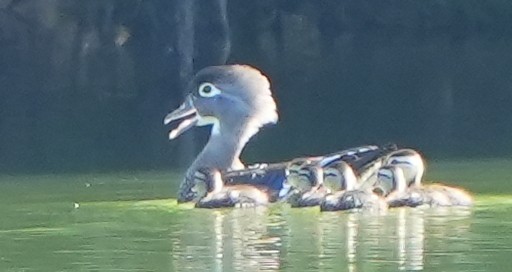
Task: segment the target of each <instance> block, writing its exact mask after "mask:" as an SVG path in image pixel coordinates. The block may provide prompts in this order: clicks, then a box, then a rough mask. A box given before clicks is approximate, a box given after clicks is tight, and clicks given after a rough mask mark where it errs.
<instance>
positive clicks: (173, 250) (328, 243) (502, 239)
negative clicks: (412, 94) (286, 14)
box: [0, 160, 512, 271]
mask: <svg viewBox="0 0 512 272" xmlns="http://www.w3.org/2000/svg"><path fill="white" fill-rule="evenodd" d="M511 165H512V164H511V162H510V161H508V160H487V161H482V160H480V161H461V162H434V163H432V164H431V165H430V170H429V177H428V179H430V180H436V181H439V180H441V181H443V180H449V181H450V182H451V183H455V184H459V185H462V186H464V187H467V188H469V189H470V190H471V191H473V192H478V194H476V199H477V202H476V205H475V207H473V208H471V209H455V208H451V209H447V208H445V209H409V208H405V209H395V210H390V211H389V212H388V213H387V214H385V215H380V216H377V215H371V214H358V213H320V212H319V211H318V209H315V208H308V209H292V208H290V207H288V206H286V205H282V204H276V205H273V206H271V207H268V208H257V209H222V210H198V209H192V206H191V205H177V204H176V201H175V199H174V198H173V196H174V191H175V186H176V184H177V183H178V182H179V177H180V175H177V174H173V173H164V172H145V173H115V174H81V175H34V176H8V175H4V176H2V177H1V178H0V215H1V220H0V271H205V270H206V271H277V270H282V271H312V270H336V271H397V270H426V271H503V269H504V268H506V267H508V265H509V259H510V256H512V228H511V227H512V198H511V197H510V196H511V194H512V185H511V184H512V183H511V182H510V178H511V177H512V175H510V170H509V168H507V167H509V166H511Z"/></svg>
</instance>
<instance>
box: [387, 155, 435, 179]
mask: <svg viewBox="0 0 512 272" xmlns="http://www.w3.org/2000/svg"><path fill="white" fill-rule="evenodd" d="M383 165H396V166H399V167H400V168H401V169H402V172H403V174H404V178H405V181H406V183H407V185H411V184H416V185H420V184H421V178H422V177H423V174H424V173H425V163H424V161H423V157H422V156H421V155H420V154H419V153H418V151H416V150H414V149H409V148H404V149H399V150H396V151H393V152H391V153H390V154H389V155H388V156H387V158H386V159H385V160H384V163H383Z"/></svg>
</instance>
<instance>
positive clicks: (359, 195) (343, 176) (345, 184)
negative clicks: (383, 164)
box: [320, 161, 387, 212]
mask: <svg viewBox="0 0 512 272" xmlns="http://www.w3.org/2000/svg"><path fill="white" fill-rule="evenodd" d="M324 172H325V175H324V176H325V180H324V184H325V186H326V187H329V188H330V189H331V190H333V193H331V194H329V195H326V196H325V198H324V199H323V201H322V202H321V203H320V210H321V211H343V210H363V211H376V212H380V211H383V210H386V209H387V204H386V202H385V200H384V199H383V198H382V197H381V196H379V195H378V194H376V193H374V192H373V190H372V187H371V186H365V185H366V184H365V182H361V176H359V175H358V174H356V173H355V172H354V170H353V169H352V167H351V166H350V165H349V164H348V163H345V162H343V161H341V162H338V163H336V164H334V165H332V166H331V167H329V168H327V169H325V170H324Z"/></svg>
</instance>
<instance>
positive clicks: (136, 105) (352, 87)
mask: <svg viewBox="0 0 512 272" xmlns="http://www.w3.org/2000/svg"><path fill="white" fill-rule="evenodd" d="M511 15H512V1H508V0H502V1H499V0H494V1H479V0H460V1H456V0H453V1H441V0H430V1H386V0H378V1H367V0H358V1H335V0H322V1H318V0H310V1H297V0H280V1H277V0H276V1H268V0H267V1H253V0H244V1H241V0H240V1H235V0H233V1H226V0H208V1H207V0H186V1H185V0H182V1H180V0H174V1H171V0H151V1H145V0H117V1H114V0H112V1H108V0H89V1H78V0H76V1H72V0H0V171H1V172H4V173H5V172H7V173H8V172H41V171H42V172H59V171H91V170H99V171H104V170H112V169H166V168H173V167H177V166H184V165H187V164H189V163H190V161H191V160H192V158H193V157H194V156H195V154H196V153H197V152H198V151H199V149H200V148H201V146H202V145H203V144H204V142H205V140H206V139H207V133H208V130H207V129H205V128H198V129H195V130H193V132H192V131H189V132H187V133H186V134H184V135H182V136H181V137H179V138H178V139H177V140H175V141H173V142H168V140H167V132H168V130H169V129H170V127H164V126H163V124H162V119H163V117H164V115H165V114H166V113H167V112H168V111H169V110H172V109H174V108H175V107H177V106H178V105H179V103H180V102H181V100H182V97H183V92H184V90H183V85H184V84H185V82H186V81H187V80H188V78H190V76H191V75H192V74H193V73H194V71H197V70H199V69H200V68H202V67H204V66H207V65H213V64H222V63H225V62H227V63H247V64H251V65H254V66H256V67H259V68H260V69H262V70H263V71H265V73H266V74H267V75H268V76H269V77H270V78H271V80H272V85H273V90H274V95H275V97H276V100H277V102H278V107H279V110H280V121H279V123H278V125H276V126H272V127H268V128H266V129H264V130H262V131H261V132H260V134H258V135H257V136H256V137H255V138H253V140H252V141H251V142H250V143H249V145H248V147H247V149H246V150H245V152H244V154H243V158H244V159H245V160H246V161H248V162H256V161H276V160H284V159H288V158H290V157H293V156H298V155H303V154H321V153H326V152H330V151H333V150H336V149H341V148H346V147H351V146H354V145H359V144H367V143H386V142H396V143H398V144H401V145H405V146H410V147H415V148H417V149H419V150H421V151H422V152H423V153H424V154H425V155H426V157H427V158H454V157H471V158H482V157H504V156H510V155H512V141H511V135H512V110H511V103H512V76H511V75H512V69H511V68H512V16H511Z"/></svg>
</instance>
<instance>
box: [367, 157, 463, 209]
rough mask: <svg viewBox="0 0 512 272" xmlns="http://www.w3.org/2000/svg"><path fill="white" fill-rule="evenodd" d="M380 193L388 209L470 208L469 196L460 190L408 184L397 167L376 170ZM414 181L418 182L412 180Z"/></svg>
mask: <svg viewBox="0 0 512 272" xmlns="http://www.w3.org/2000/svg"><path fill="white" fill-rule="evenodd" d="M377 176H378V185H377V187H378V188H379V191H380V192H383V195H384V196H386V201H387V203H388V205H389V207H403V206H408V207H417V206H424V205H425V206H431V207H439V206H444V207H447V206H471V205H472V204H473V199H472V197H471V195H470V194H469V193H468V192H466V191H464V190H463V189H460V188H455V187H450V186H446V185H442V184H425V185H422V184H421V183H419V184H418V183H416V182H413V183H408V181H407V180H406V174H405V171H404V170H403V168H402V167H401V166H398V165H386V166H383V167H382V168H381V169H379V170H378V173H377ZM414 180H420V181H421V177H420V178H419V179H416V178H415V179H414Z"/></svg>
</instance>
